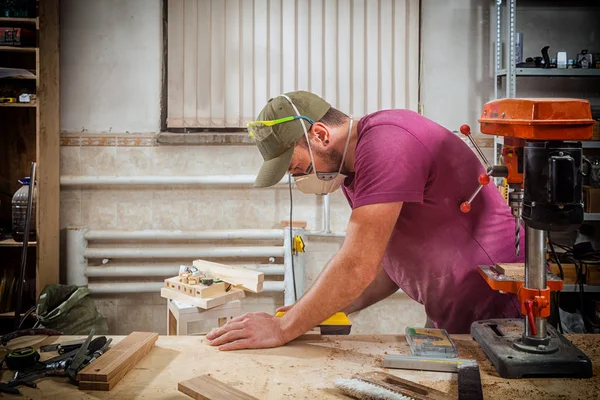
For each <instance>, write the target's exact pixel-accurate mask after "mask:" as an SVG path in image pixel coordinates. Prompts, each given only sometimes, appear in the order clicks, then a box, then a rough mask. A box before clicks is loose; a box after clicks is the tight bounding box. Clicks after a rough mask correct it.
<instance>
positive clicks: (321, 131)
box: [309, 122, 329, 147]
mask: <svg viewBox="0 0 600 400" xmlns="http://www.w3.org/2000/svg"><path fill="white" fill-rule="evenodd" d="M309 136H310V140H311V141H313V142H314V143H317V144H319V145H321V146H323V147H325V146H327V145H328V144H329V129H328V128H327V126H326V125H325V124H323V123H321V122H315V123H314V124H313V126H311V128H310V132H309Z"/></svg>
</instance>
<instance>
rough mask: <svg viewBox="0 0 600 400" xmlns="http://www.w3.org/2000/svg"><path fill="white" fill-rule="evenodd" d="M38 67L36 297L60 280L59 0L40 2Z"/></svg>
mask: <svg viewBox="0 0 600 400" xmlns="http://www.w3.org/2000/svg"><path fill="white" fill-rule="evenodd" d="M39 14H40V17H39V21H40V30H39V49H38V50H37V52H36V57H37V59H36V69H37V73H36V75H37V77H38V79H37V108H36V110H37V118H36V119H37V138H36V153H37V182H38V197H37V214H36V216H37V218H36V221H37V228H36V230H37V238H38V240H37V241H38V247H37V254H36V259H37V271H36V297H39V295H40V293H41V292H42V290H43V289H44V288H45V287H46V286H47V285H52V284H57V283H59V250H60V243H59V204H60V203H59V202H60V170H59V165H60V111H59V105H60V98H59V92H60V88H59V50H58V49H59V0H44V1H40V2H39Z"/></svg>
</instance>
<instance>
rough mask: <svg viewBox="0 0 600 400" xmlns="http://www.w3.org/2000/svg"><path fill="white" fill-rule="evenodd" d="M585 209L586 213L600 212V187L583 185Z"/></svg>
mask: <svg viewBox="0 0 600 400" xmlns="http://www.w3.org/2000/svg"><path fill="white" fill-rule="evenodd" d="M583 194H584V200H583V201H584V203H585V207H584V211H585V212H586V213H600V188H592V187H590V186H584V187H583Z"/></svg>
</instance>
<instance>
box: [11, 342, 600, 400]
mask: <svg viewBox="0 0 600 400" xmlns="http://www.w3.org/2000/svg"><path fill="white" fill-rule="evenodd" d="M111 337H113V338H114V339H113V343H117V342H118V341H119V340H121V339H122V338H123V336H111ZM568 337H569V339H571V340H572V341H573V343H575V344H576V345H577V346H579V348H580V349H582V350H583V351H584V352H585V353H586V354H587V355H588V356H589V357H590V358H591V359H592V362H593V363H594V377H593V378H591V379H586V380H574V379H523V380H506V379H502V378H500V377H499V376H498V374H497V373H496V372H495V370H494V368H493V366H492V364H491V363H490V362H489V361H488V360H487V358H486V357H485V355H484V354H483V352H482V351H481V349H480V348H479V346H478V345H477V343H476V342H475V341H473V340H472V339H471V338H470V337H469V336H468V335H458V336H454V339H455V340H456V344H457V346H458V348H459V352H460V354H459V356H460V357H462V358H471V359H476V360H477V361H478V362H479V365H480V369H481V377H482V382H483V390H484V396H485V398H487V399H511V400H520V399H523V400H524V399H528V400H530V399H544V400H548V399H555V398H568V399H571V398H573V399H598V398H600V350H599V349H600V335H568ZM76 338H80V337H74V336H63V337H60V338H59V337H46V336H44V337H41V336H37V337H22V338H18V339H15V340H13V341H11V342H10V343H9V345H8V347H9V348H12V349H15V348H18V347H23V346H28V345H33V346H41V345H45V344H50V343H58V342H62V341H67V340H73V339H76ZM408 352H409V351H408V346H407V344H406V341H405V338H404V336H393V335H384V336H354V335H351V336H335V337H334V336H329V337H326V336H325V337H322V336H318V335H305V336H303V337H301V338H300V339H298V340H296V341H294V342H292V343H290V344H287V345H286V346H283V347H279V348H275V349H263V350H242V351H234V352H219V351H218V350H217V349H216V348H214V347H211V346H209V345H207V344H206V339H205V338H204V337H203V336H161V337H159V339H158V341H157V342H156V347H155V348H154V349H153V350H152V351H151V352H150V354H148V355H147V356H146V357H145V358H144V359H143V360H142V361H141V362H140V363H139V364H138V365H137V366H136V368H135V369H133V370H132V371H130V372H129V373H128V374H127V375H126V376H125V378H123V380H122V381H121V382H120V383H119V384H118V385H117V386H116V387H115V388H114V389H113V390H112V391H110V392H100V391H93V392H92V391H89V392H83V391H80V390H78V389H77V387H75V386H73V385H71V384H69V383H67V381H66V379H65V378H46V379H45V380H43V381H39V382H38V389H31V388H27V387H20V388H21V390H22V392H23V394H24V395H25V398H34V399H67V398H68V399H79V398H82V399H94V398H98V399H104V398H113V399H134V398H146V399H186V398H188V399H189V397H187V396H185V395H183V394H181V393H179V392H178V391H177V383H178V382H180V381H183V380H186V379H190V378H193V377H195V376H198V375H202V374H211V376H213V377H215V378H217V379H219V380H221V381H223V382H225V383H227V384H229V385H231V386H233V387H235V388H237V389H239V390H242V391H244V392H246V393H248V394H250V395H253V396H255V397H257V398H259V399H286V398H290V399H338V400H339V399H346V398H347V397H345V396H343V395H341V394H338V393H337V391H336V390H335V389H334V386H333V380H334V378H335V377H337V376H341V377H350V376H352V375H353V374H354V373H360V372H367V371H373V370H380V369H381V367H380V365H381V363H382V360H383V357H384V355H385V354H386V353H387V354H408ZM0 353H1V351H0ZM42 354H43V355H44V358H49V356H51V355H55V353H42ZM46 354H48V355H47V356H46ZM0 356H2V354H0ZM385 371H386V372H388V373H391V374H394V375H398V376H400V377H403V378H405V379H410V380H412V381H416V382H420V383H421V384H424V385H427V386H430V387H434V388H436V389H439V390H442V391H445V392H447V393H450V394H452V395H453V396H455V397H456V393H457V382H456V375H455V374H451V373H434V372H421V371H404V370H396V369H390V370H385ZM5 378H6V376H5Z"/></svg>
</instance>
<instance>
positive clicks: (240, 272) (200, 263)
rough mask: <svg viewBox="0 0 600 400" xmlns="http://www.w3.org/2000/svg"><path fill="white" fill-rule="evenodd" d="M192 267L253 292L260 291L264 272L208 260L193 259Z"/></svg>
mask: <svg viewBox="0 0 600 400" xmlns="http://www.w3.org/2000/svg"><path fill="white" fill-rule="evenodd" d="M193 265H194V267H196V268H198V270H199V271H200V272H202V273H204V274H206V275H208V276H211V277H214V278H219V279H221V280H222V281H225V282H227V283H231V284H232V285H234V286H242V288H243V289H245V290H249V291H251V292H254V293H259V292H262V290H263V282H264V280H265V274H264V273H262V272H259V271H256V270H250V269H247V268H244V267H237V266H231V265H224V264H217V263H214V262H210V261H204V260H195V261H194V262H193Z"/></svg>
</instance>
